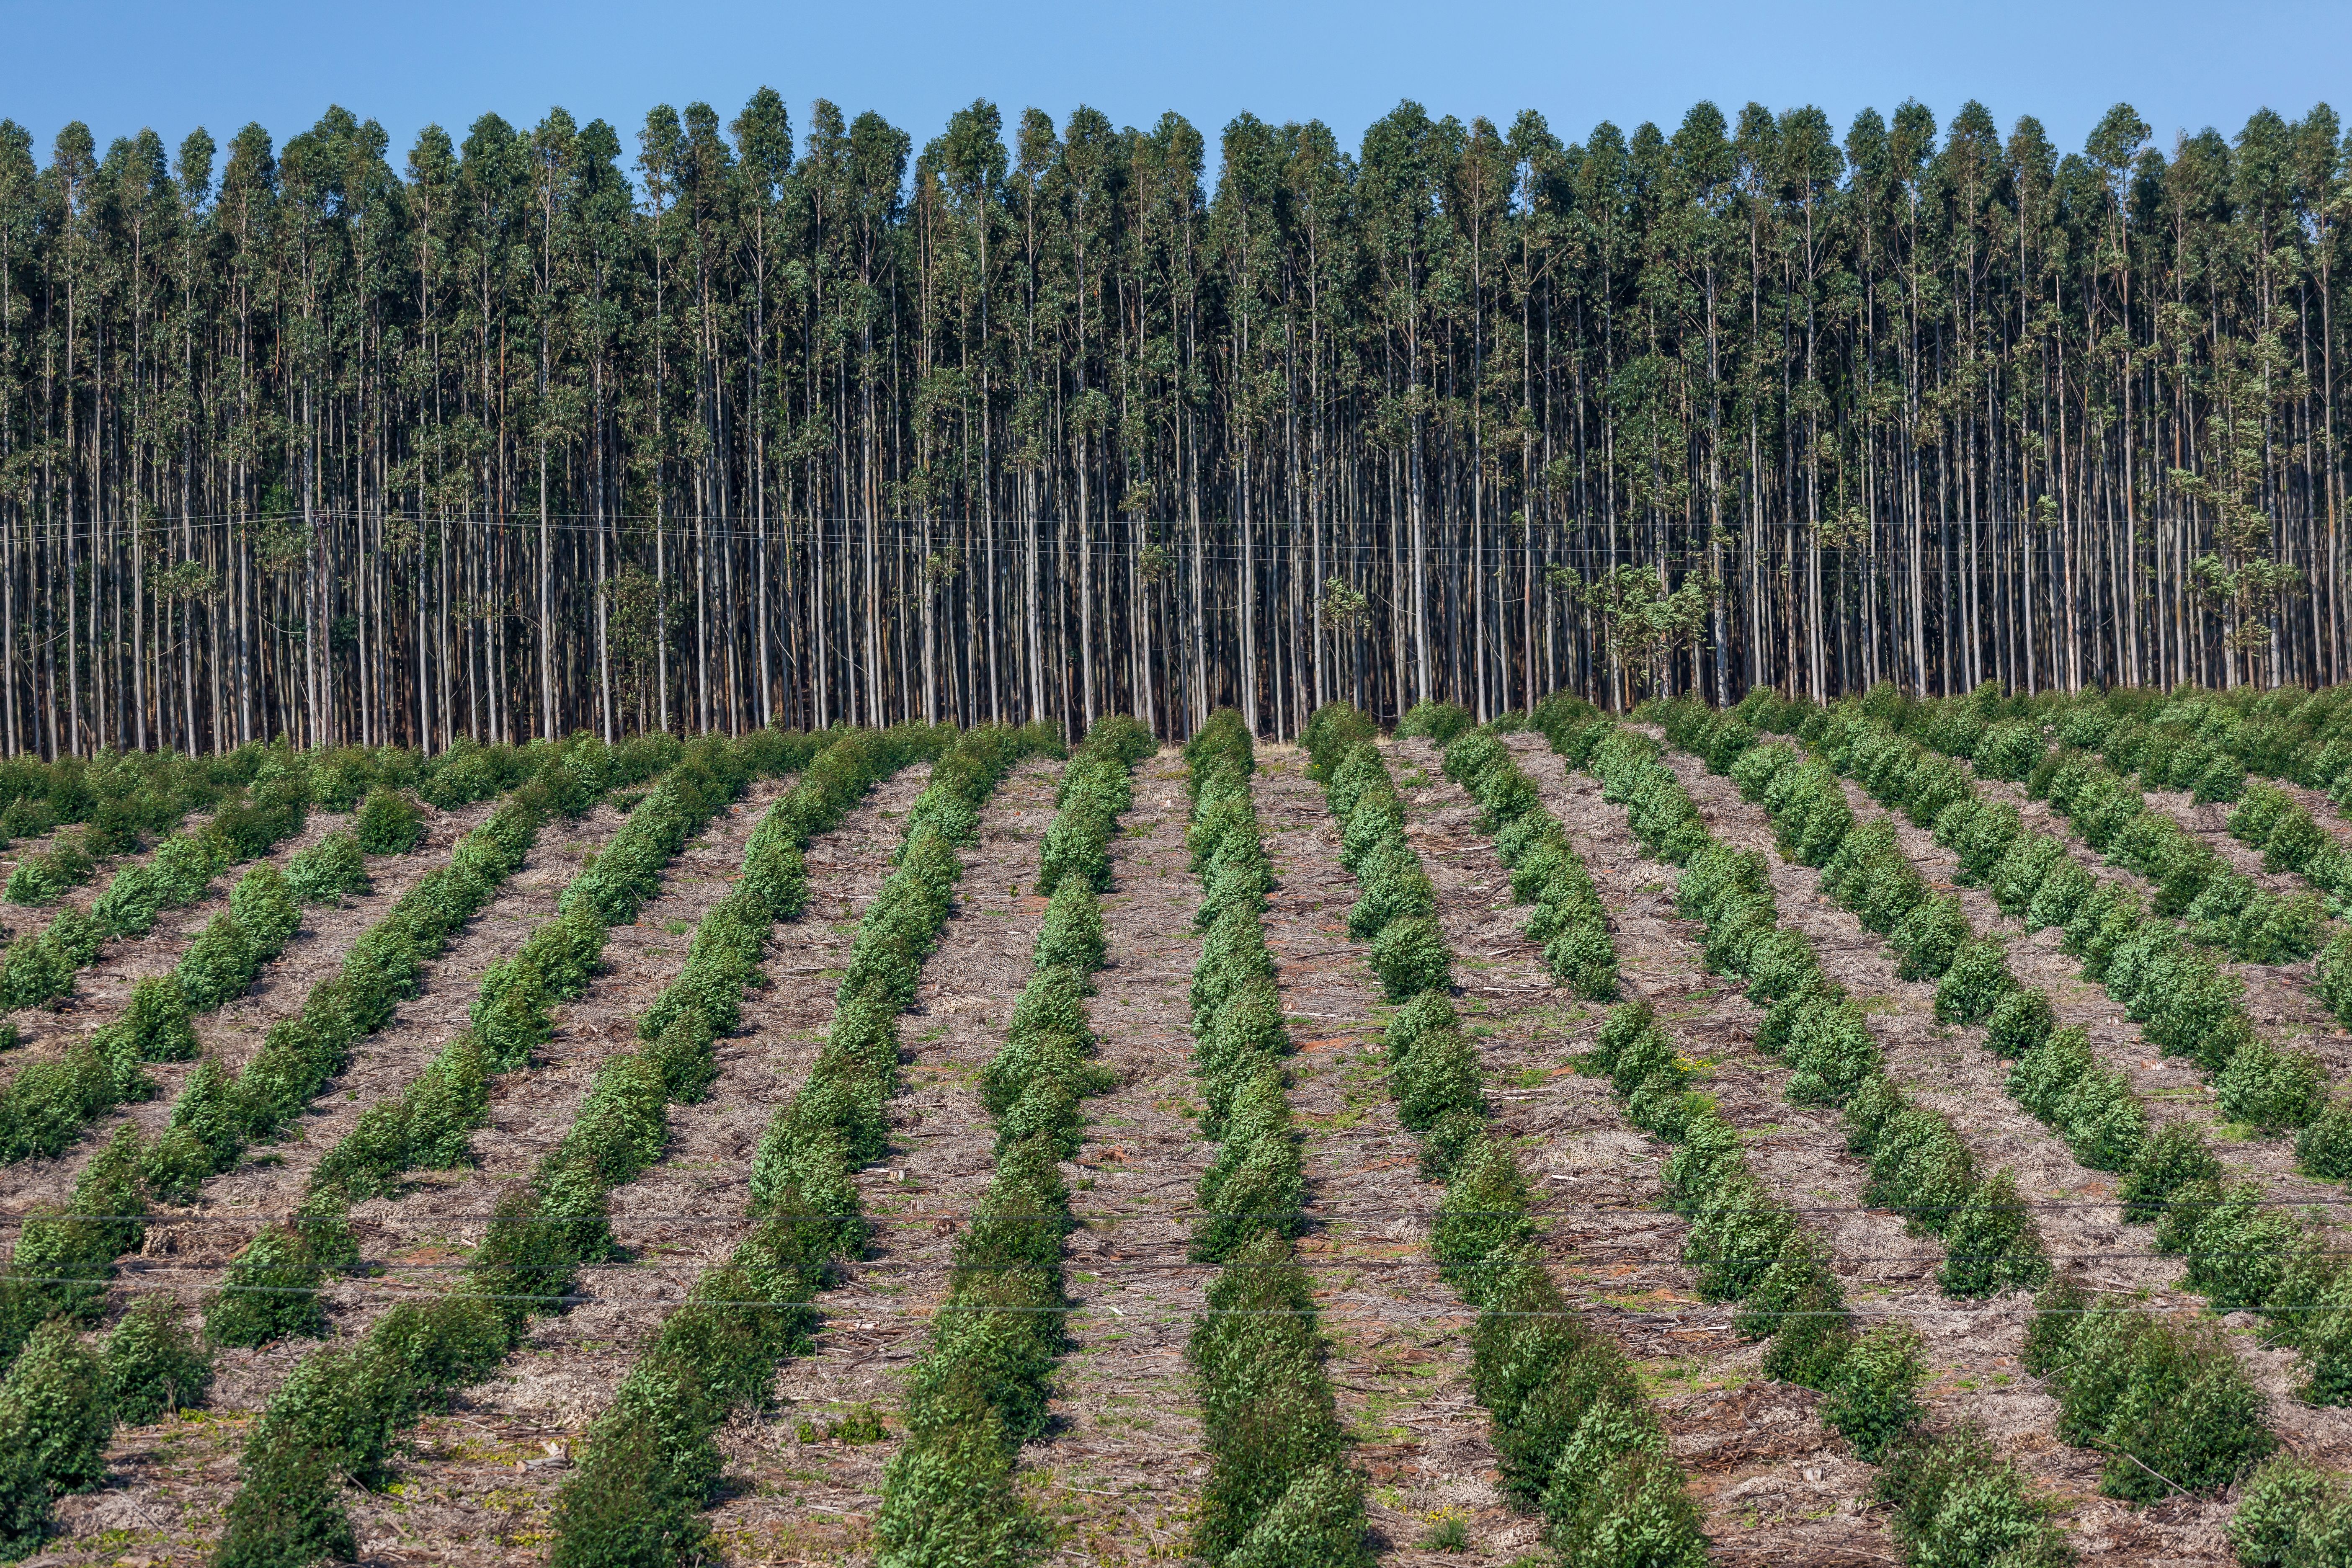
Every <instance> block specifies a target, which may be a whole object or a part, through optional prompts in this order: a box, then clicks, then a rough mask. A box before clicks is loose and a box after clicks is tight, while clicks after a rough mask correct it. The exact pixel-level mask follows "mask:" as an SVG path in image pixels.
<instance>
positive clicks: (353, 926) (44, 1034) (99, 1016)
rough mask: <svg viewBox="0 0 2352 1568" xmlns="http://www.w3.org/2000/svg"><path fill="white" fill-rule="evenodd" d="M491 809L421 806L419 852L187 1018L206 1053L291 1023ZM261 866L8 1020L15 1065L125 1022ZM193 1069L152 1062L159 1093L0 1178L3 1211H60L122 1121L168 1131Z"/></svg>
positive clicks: (341, 819)
mask: <svg viewBox="0 0 2352 1568" xmlns="http://www.w3.org/2000/svg"><path fill="white" fill-rule="evenodd" d="M492 809H494V807H493V805H492V804H491V803H488V802H484V803H478V804H477V805H469V806H465V807H462V808H460V809H458V810H457V811H453V812H446V813H445V812H437V811H435V810H433V809H432V808H431V807H429V806H428V807H425V818H426V819H425V837H424V838H423V839H422V840H420V841H419V843H418V845H417V847H415V849H413V850H411V851H410V852H409V853H407V854H406V855H397V856H383V857H381V858H375V859H373V860H371V861H370V862H369V865H368V870H369V873H370V875H371V876H372V878H373V882H374V886H373V888H372V889H370V891H368V892H367V893H365V894H363V895H362V896H360V897H357V898H347V899H345V900H343V901H342V902H341V905H339V906H338V907H336V908H332V909H324V908H321V909H310V908H305V909H304V910H303V911H302V923H301V925H300V926H299V928H298V929H297V930H296V931H295V933H294V935H293V936H292V937H291V938H289V940H288V942H287V944H286V948H285V951H283V952H280V953H279V954H278V957H276V958H275V959H273V960H271V961H270V962H269V963H266V964H264V965H262V967H261V973H260V974H259V975H258V976H257V978H256V979H255V981H254V984H253V986H252V988H251V989H250V990H248V991H247V993H246V994H245V995H243V996H241V997H239V998H237V999H236V1000H235V1001H232V1002H230V1003H229V1004H228V1005H226V1006H225V1007H223V1008H221V1009H220V1010H219V1011H218V1012H216V1013H211V1014H205V1015H201V1016H198V1017H196V1018H195V1019H194V1026H195V1031H196V1037H197V1038H198V1039H199V1040H200V1041H202V1042H204V1043H205V1046H206V1047H211V1048H215V1049H219V1050H223V1051H225V1052H226V1053H227V1058H226V1059H227V1060H228V1062H229V1063H230V1064H231V1065H233V1066H241V1065H243V1063H244V1061H245V1060H246V1058H248V1057H249V1056H250V1055H251V1054H252V1053H253V1052H254V1051H256V1050H257V1049H259V1048H260V1044H261V1038H262V1036H263V1035H264V1034H265V1033H267V1032H268V1026H269V1025H270V1024H272V1023H275V1022H277V1020H278V1019H279V1018H281V1017H290V1016H297V1015H299V1013H300V1012H301V1010H302V1004H303V1003H304V1001H305V1000H307V999H308V998H309V996H310V988H311V986H312V985H314V984H317V983H318V982H319V981H320V980H322V979H325V978H326V977H328V976H329V975H331V974H332V973H335V971H336V970H337V969H339V968H340V967H341V964H342V962H343V952H344V951H345V949H347V948H348V947H349V946H350V945H351V943H352V941H353V939H355V938H356V937H357V936H358V935H359V934H360V932H362V931H365V930H366V929H367V928H368V927H369V926H370V925H373V923H375V921H378V920H380V919H382V918H383V915H384V914H385V913H387V912H388V911H389V910H391V908H392V906H393V904H394V903H395V902H396V901H398V900H399V898H400V896H401V894H402V893H404V892H405V891H406V890H407V889H409V888H411V887H413V886H415V884H416V883H417V882H418V881H421V880H422V879H424V878H425V875H426V874H427V873H428V872H430V871H432V870H434V869H435V868H437V867H439V866H442V865H445V864H446V863H447V861H448V858H449V854H450V851H451V850H452V849H453V848H454V847H456V845H457V840H458V839H459V838H461V837H464V836H465V835H466V834H467V832H468V831H470V830H471V829H472V828H473V827H475V826H478V824H479V823H480V822H481V821H482V820H483V819H484V818H486V817H487V816H488V815H489V814H490V812H491V810H492ZM350 821H351V818H350V817H348V816H331V815H329V814H327V813H323V812H314V813H312V814H311V816H310V821H309V822H308V823H307V824H306V825H305V826H304V827H303V830H302V831H301V832H300V833H299V834H297V835H295V836H294V837H292V838H289V839H288V840H287V841H286V842H285V843H283V844H280V845H279V846H278V847H277V848H276V849H274V850H273V851H271V852H270V853H269V854H268V855H267V856H264V857H263V858H262V860H263V861H264V862H267V863H268V864H270V865H274V866H277V867H278V868H279V869H281V870H282V869H284V868H285V866H286V864H287V862H289V861H290V860H291V859H292V858H294V857H295V856H296V855H298V854H299V853H300V852H301V851H302V850H304V849H306V848H308V847H310V846H311V845H313V844H316V843H317V842H318V841H319V840H320V839H321V838H324V837H328V836H329V835H331V834H332V833H335V832H338V831H341V828H343V827H344V826H348V825H349V823H350ZM258 863H260V862H247V864H246V865H241V866H235V867H232V868H230V869H229V870H228V872H227V873H226V874H225V875H223V876H222V877H220V878H218V879H215V881H214V883H213V890H212V892H211V893H210V894H209V895H207V896H206V897H205V898H204V899H201V900H198V901H197V902H195V903H194V904H192V905H190V906H189V907H188V908H186V909H184V910H166V911H164V912H163V914H161V915H159V916H158V917H157V919H156V921H155V929H154V930H153V931H150V932H148V934H147V935H145V936H143V937H132V938H129V939H126V940H121V941H116V942H109V943H107V945H106V946H105V947H104V948H103V949H101V950H100V952H99V955H98V961H97V962H96V963H92V964H91V965H90V966H89V968H87V969H84V970H82V971H81V972H80V973H79V974H77V975H76V976H75V984H74V990H73V993H72V994H70V995H69V996H67V997H66V998H64V999H63V1000H62V1002H61V1003H60V1004H59V1005H58V1007H57V1008H56V1009H55V1010H51V1009H47V1008H32V1009H26V1010H25V1011H22V1012H19V1013H17V1014H16V1015H15V1017H16V1020H17V1023H18V1026H19V1027H20V1028H24V1029H25V1030H26V1038H27V1040H28V1041H29V1042H32V1043H34V1044H35V1047H36V1049H35V1050H34V1052H33V1053H32V1054H31V1055H30V1056H25V1057H17V1058H12V1059H13V1060H16V1061H19V1062H22V1061H26V1060H30V1059H33V1058H34V1057H51V1056H58V1055H62V1054H63V1053H64V1052H65V1051H67V1050H68V1049H69V1048H71V1047H72V1046H74V1045H75V1044H77V1043H79V1041H80V1040H81V1039H83V1038H84V1037H88V1036H89V1035H90V1034H93V1033H95V1032H96V1031H98V1030H99V1029H100V1028H103V1027H104V1026H106V1025H108V1024H110V1023H112V1022H113V1021H114V1020H115V1019H117V1018H119V1017H120V1016H121V1015H122V1011H123V1009H124V1008H125V1007H127V1006H128V1005H130V1001H131V989H132V987H134V986H135V985H137V984H138V983H139V982H140V981H142V980H143V979H146V978H148V977H149V976H151V975H159V974H168V973H171V972H172V970H173V967H174V966H175V965H176V964H177V963H179V961H180V955H181V954H182V953H183V952H185V951H186V949H187V946H188V944H189V943H190V942H193V941H194V940H195V937H196V933H197V932H199V931H202V930H203V929H204V928H205V926H206V925H208V924H209V923H211V921H212V919H213V917H214V916H215V915H216V914H218V913H220V912H221V911H222V910H226V908H227V907H228V894H229V889H231V888H233V887H235V886H236V879H237V878H239V877H241V876H243V875H244V874H245V873H246V871H247V869H249V868H251V866H252V865H254V864H258ZM82 890H83V891H85V892H87V891H88V889H82ZM90 897H91V898H95V897H96V895H95V894H94V893H92V894H90ZM87 902H88V900H85V904H86V903H87ZM195 1068H196V1064H195V1062H194V1061H193V1060H191V1061H184V1062H154V1063H150V1064H148V1066H147V1068H146V1073H147V1076H148V1078H149V1079H152V1081H153V1082H154V1084H155V1089H156V1091H155V1093H154V1094H152V1096H150V1097H149V1098H147V1099H146V1100H141V1101H138V1102H136V1103H133V1104H131V1105H127V1106H124V1107H122V1108H121V1110H115V1111H112V1112H110V1113H108V1114H107V1115H105V1116H102V1117H100V1118H99V1119H98V1120H97V1121H94V1122H92V1123H91V1124H90V1127H89V1131H87V1132H86V1133H85V1134H84V1135H83V1137H82V1139H81V1140H80V1142H78V1143H76V1144H75V1145H74V1146H73V1147H72V1148H69V1149H68V1150H67V1151H66V1152H64V1153H62V1154H60V1155H58V1156H57V1157H56V1158H55V1159H33V1160H26V1161H20V1162H18V1163H16V1164H14V1165H10V1166H7V1167H5V1169H0V1211H5V1212H9V1213H16V1212H21V1211H22V1209H23V1208H24V1206H25V1205H26V1204H27V1203H31V1202H48V1201H63V1200H64V1199H65V1198H67V1197H68V1196H69V1195H70V1194H71V1193H72V1189H73V1184H74V1181H75V1179H76V1178H77V1177H79V1175H80V1174H81V1170H82V1167H83V1165H85V1164H86V1163H88V1162H89V1157H90V1155H92V1154H93V1153H95V1152H97V1151H98V1150H99V1149H100V1147H101V1146H102V1145H103V1144H104V1143H105V1142H106V1140H107V1139H109V1138H110V1137H112V1136H113V1135H114V1132H115V1130H116V1129H117V1128H119V1127H121V1126H122V1125H123V1124H124V1123H126V1122H130V1123H134V1124H136V1125H137V1126H138V1127H139V1129H140V1130H141V1131H142V1133H143V1134H146V1135H148V1136H152V1135H154V1134H156V1133H159V1132H161V1131H163V1129H164V1128H166V1127H167V1126H169V1125H170V1123H171V1120H172V1106H173V1101H174V1100H177V1099H178V1098H179V1092H180V1087H181V1085H182V1084H183V1083H184V1082H185V1081H186V1079H187V1077H188V1075H189V1074H190V1073H192V1072H194V1070H195Z"/></svg>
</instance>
